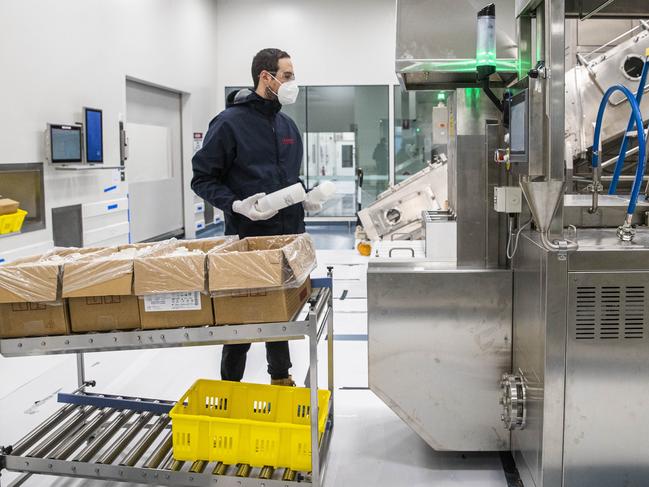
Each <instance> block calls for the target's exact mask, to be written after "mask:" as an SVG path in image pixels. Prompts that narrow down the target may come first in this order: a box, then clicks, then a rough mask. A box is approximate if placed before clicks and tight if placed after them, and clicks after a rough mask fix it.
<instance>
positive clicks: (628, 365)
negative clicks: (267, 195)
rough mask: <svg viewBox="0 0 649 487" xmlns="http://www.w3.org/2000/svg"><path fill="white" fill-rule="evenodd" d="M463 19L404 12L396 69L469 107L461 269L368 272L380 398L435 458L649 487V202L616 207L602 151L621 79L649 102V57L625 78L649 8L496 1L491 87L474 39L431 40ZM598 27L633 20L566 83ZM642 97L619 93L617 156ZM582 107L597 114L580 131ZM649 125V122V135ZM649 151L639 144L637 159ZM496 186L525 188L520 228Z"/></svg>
mask: <svg viewBox="0 0 649 487" xmlns="http://www.w3.org/2000/svg"><path fill="white" fill-rule="evenodd" d="M451 3H453V5H454V7H453V9H452V10H453V11H454V12H462V14H463V15H464V16H466V19H465V21H466V23H467V25H468V23H469V22H473V23H474V29H475V22H476V17H475V16H474V14H478V15H480V14H483V15H484V12H487V13H488V14H489V15H491V14H492V13H493V9H492V8H491V7H489V8H485V9H482V10H480V9H481V8H482V6H481V5H476V4H475V2H469V1H466V2H457V1H454V2H451ZM458 3H461V4H462V5H461V8H460V6H458V5H457V4H458ZM445 4H446V2H437V1H436V2H433V1H424V0H422V1H418V2H412V1H410V2H406V1H398V2H397V16H398V18H397V62H396V69H397V72H398V76H399V78H400V81H401V83H402V86H403V88H404V89H439V90H450V91H451V92H452V95H451V96H450V97H449V98H448V107H449V137H450V141H449V161H448V195H449V206H450V210H451V211H452V212H454V214H455V215H456V219H457V222H456V224H457V263H456V264H452V263H435V262H424V261H418V260H417V259H414V260H410V261H408V262H404V263H399V262H385V261H381V260H380V259H378V260H375V261H372V262H371V263H370V264H369V267H368V280H367V282H368V310H369V332H368V333H369V382H370V387H371V389H372V390H373V391H374V392H375V393H376V394H377V395H378V396H379V397H381V398H382V399H383V400H384V401H385V402H386V404H388V405H389V406H390V407H391V408H392V409H393V410H394V411H395V412H396V413H397V414H398V415H399V416H400V417H401V418H402V419H403V420H404V421H405V422H406V423H407V424H409V425H410V426H411V427H412V428H413V430H414V431H416V432H417V433H418V434H419V435H420V436H421V437H422V438H423V439H424V440H425V441H426V442H427V443H428V444H429V445H430V446H431V447H432V448H434V449H436V450H456V451H505V452H506V451H509V452H511V454H512V456H513V458H514V459H515V462H516V466H517V469H518V472H519V473H520V478H521V480H522V483H523V484H524V485H525V486H526V487H529V486H532V487H623V486H624V487H629V486H630V487H645V486H647V485H649V434H648V433H649V431H648V430H649V426H647V424H646V421H645V420H644V418H643V414H642V413H643V412H644V410H645V409H646V408H647V406H649V381H647V377H649V315H648V312H649V311H648V308H649V228H648V227H647V214H648V212H647V210H648V209H649V207H648V206H647V203H646V202H645V201H644V200H643V198H640V201H639V202H638V204H637V205H633V204H630V203H632V202H633V200H634V195H633V194H632V195H629V194H628V191H627V190H625V191H622V194H619V195H606V196H605V195H603V194H601V193H603V192H604V190H605V189H606V186H607V185H608V183H609V181H610V178H608V179H606V178H603V177H601V171H602V169H601V165H599V164H597V160H598V159H599V161H600V162H601V159H602V156H603V155H604V151H603V150H602V149H601V146H600V145H598V144H593V142H592V141H590V142H589V139H592V138H593V135H594V133H596V132H597V130H598V128H597V127H594V124H595V122H596V118H597V113H598V110H597V108H598V105H599V103H600V100H601V95H603V94H604V93H605V92H607V90H608V89H609V88H610V86H609V85H610V84H613V83H619V84H621V85H624V86H625V87H626V88H628V89H629V90H631V91H630V92H629V95H630V96H631V97H637V94H638V91H642V90H641V89H640V88H639V87H640V86H641V84H642V83H641V82H640V81H639V78H640V76H637V75H638V72H637V68H638V66H637V61H636V60H635V58H634V60H633V61H632V62H630V63H627V67H628V68H629V70H630V71H631V73H627V72H626V71H625V70H624V64H625V63H624V60H625V59H627V57H629V56H636V57H640V58H641V59H642V63H641V65H640V72H642V70H643V69H644V66H645V62H646V60H647V59H646V58H645V56H644V48H643V47H638V46H641V45H643V43H645V42H646V41H645V39H646V30H647V27H646V24H645V23H644V21H641V20H639V19H641V18H647V17H649V3H647V2H646V1H615V0H613V1H603V0H592V1H584V0H580V1H565V2H564V1H559V0H545V1H543V0H516V1H514V0H511V1H499V2H495V17H496V19H497V20H496V24H495V25H496V40H497V42H496V43H495V44H496V46H497V51H498V52H497V54H498V56H497V58H496V56H495V55H494V56H493V57H494V59H496V62H495V72H493V71H492V72H491V73H490V74H489V75H488V76H489V77H488V79H486V78H484V77H482V78H481V77H480V76H479V75H478V74H477V73H479V72H480V70H478V69H477V68H478V66H477V63H476V62H475V60H474V61H473V64H472V60H471V59H470V58H471V57H472V56H473V54H472V53H471V52H470V49H471V47H470V46H471V45H474V46H475V39H471V38H470V35H469V33H470V32H471V30H470V29H468V28H467V29H462V30H461V35H462V36H463V39H460V40H458V39H457V35H456V36H455V37H453V33H451V32H448V31H444V30H443V29H442V30H441V31H437V30H434V29H429V28H428V29H427V28H425V26H426V25H429V22H428V21H427V20H426V19H429V18H430V16H431V15H432V16H434V15H441V14H440V12H442V11H445V10H446V9H449V5H445ZM417 9H419V13H417ZM449 10H451V9H449ZM479 11H480V14H479ZM593 19H596V20H597V21H598V22H600V24H598V25H599V26H600V28H606V26H607V25H613V24H607V23H602V21H603V20H609V19H615V20H611V22H627V21H626V20H624V19H632V20H628V22H632V23H634V24H633V25H632V32H631V34H629V35H627V36H625V37H624V38H618V39H615V40H614V42H613V43H609V44H611V45H606V46H604V47H605V49H604V48H600V52H599V54H598V57H596V58H595V57H594V58H593V60H591V64H590V65H588V63H586V64H584V60H583V59H582V60H577V61H578V62H581V63H582V66H583V68H579V69H577V71H579V72H580V74H579V75H577V74H576V71H571V72H570V73H569V76H570V79H569V80H568V79H567V76H566V74H565V65H566V53H573V52H576V51H579V50H578V49H574V47H575V46H573V45H572V44H571V43H574V42H575V39H573V38H572V37H570V38H567V37H566V30H565V26H566V25H572V26H573V27H574V26H577V28H579V26H580V25H582V24H584V25H585V23H588V22H589V21H592V20H593ZM406 27H407V29H406ZM618 30H619V29H618ZM514 32H515V33H516V34H515V36H514V34H513V33H514ZM413 36H415V38H413ZM424 36H427V37H426V38H424ZM467 38H468V39H467ZM575 38H576V39H577V40H576V42H579V36H575ZM629 39H630V41H629ZM427 46H428V47H427ZM634 46H635V47H634ZM516 47H517V50H518V52H517V54H516V53H514V54H512V50H511V48H514V51H515V48H516ZM577 47H579V46H577ZM640 48H641V49H642V54H637V55H636V54H635V51H636V50H637V49H640ZM414 52H416V55H414V54H413V53H414ZM512 56H513V57H515V59H514V60H513V62H512V63H510V62H509V60H511V59H512ZM609 56H610V58H609ZM478 58H479V55H475V59H476V60H478ZM457 59H463V62H462V63H459V62H458V61H457ZM607 59H613V60H612V61H610V62H607ZM631 64H634V66H635V67H633V66H631ZM460 65H462V66H463V69H461V68H460ZM620 65H621V66H622V68H620ZM472 67H473V68H475V70H474V71H472V69H473V68H472ZM632 68H633V69H632ZM619 69H622V71H623V72H619ZM483 71H484V70H483ZM625 76H626V78H625ZM629 76H631V78H633V79H631V78H629ZM622 78H624V79H622ZM595 90H598V91H599V95H600V96H599V98H598V97H596V96H595V95H594V93H595ZM489 91H491V94H490V93H488V92H489ZM619 91H621V90H619ZM566 97H567V100H568V106H566ZM587 97H590V98H587ZM626 99H627V98H625V99H622V98H616V97H611V98H609V103H608V108H609V109H610V110H612V111H613V112H614V113H613V115H612V116H611V117H610V121H611V125H609V126H607V128H606V129H604V130H602V134H603V139H604V140H605V143H606V144H612V145H613V146H615V144H617V145H618V146H619V142H620V137H621V136H622V135H623V134H624V133H627V135H628V136H630V137H634V134H633V133H632V132H630V131H631V129H629V128H626V127H625V125H626V124H627V123H628V121H629V119H628V113H629V108H628V107H629V105H633V104H634V103H633V101H632V100H630V101H629V102H627V101H626ZM576 100H579V103H580V104H582V105H583V104H584V103H586V102H585V101H584V100H590V101H588V102H587V104H588V107H582V109H581V111H580V115H579V117H576V116H575V106H576V104H577V101H576ZM638 105H639V108H640V111H641V109H642V107H643V106H645V103H638ZM586 108H587V109H586ZM648 116H649V110H647V109H645V114H644V117H641V121H643V122H644V121H645V120H647V118H649V117H648ZM636 120H637V119H636ZM598 123H599V122H598ZM643 128H644V127H643ZM575 134H577V135H575ZM643 136H644V133H643V131H640V130H636V132H635V139H637V141H634V142H633V143H632V144H631V145H629V147H630V148H631V147H632V145H633V146H634V147H635V146H639V145H640V142H641V137H643ZM642 140H644V139H642ZM566 142H568V144H566ZM616 147H617V146H616ZM633 150H634V149H633V148H631V154H632V153H633V152H632V151H633ZM593 151H594V155H595V157H594V158H593V159H594V164H593V167H594V169H592V170H589V169H586V170H587V171H588V178H589V180H591V176H592V182H591V184H590V185H589V186H588V188H584V186H579V185H576V184H573V181H572V179H571V178H572V176H573V174H572V167H573V166H572V162H573V158H579V159H583V160H585V161H586V162H588V167H590V161H591V153H592V152H593ZM635 151H636V152H638V151H639V149H635ZM627 154H628V153H627ZM631 154H628V155H631ZM641 162H642V161H641V160H638V161H633V164H636V163H637V164H638V165H640V168H641V169H642V165H641ZM614 163H615V161H613V162H612V163H610V162H609V164H614ZM641 169H640V170H638V173H640V174H639V175H638V176H636V177H635V181H640V182H641V181H642V180H641V178H642V177H643V176H644V173H643V171H642V170H641ZM627 178H628V179H634V178H633V177H632V176H627ZM497 187H507V188H520V190H521V191H522V194H523V195H524V204H523V205H522V208H521V212H520V213H500V212H498V211H496V210H495V209H494V205H493V197H494V192H495V188H497ZM634 187H635V184H634ZM498 193H501V194H502V193H503V192H501V191H498ZM504 193H505V194H506V193H507V192H504ZM498 207H500V206H498Z"/></svg>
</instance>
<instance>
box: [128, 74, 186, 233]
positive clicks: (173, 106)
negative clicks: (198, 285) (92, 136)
mask: <svg viewBox="0 0 649 487" xmlns="http://www.w3.org/2000/svg"><path fill="white" fill-rule="evenodd" d="M126 133H127V135H128V140H129V157H128V161H127V177H128V193H129V208H130V229H131V242H142V241H147V240H159V239H162V238H166V237H171V236H178V235H181V234H182V233H183V232H184V225H183V174H182V123H181V94H180V93H177V92H174V91H171V90H166V89H162V88H158V87H154V86H150V85H147V84H144V83H140V82H137V81H133V80H127V81H126Z"/></svg>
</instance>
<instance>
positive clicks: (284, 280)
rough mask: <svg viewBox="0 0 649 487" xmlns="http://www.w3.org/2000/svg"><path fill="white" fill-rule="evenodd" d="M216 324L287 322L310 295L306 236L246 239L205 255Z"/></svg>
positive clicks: (311, 250) (311, 265)
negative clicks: (206, 256)
mask: <svg viewBox="0 0 649 487" xmlns="http://www.w3.org/2000/svg"><path fill="white" fill-rule="evenodd" d="M208 264H209V272H208V273H209V289H210V291H211V293H212V295H213V296H214V298H213V301H214V313H215V318H216V323H217V324H231V323H264V322H273V321H275V322H277V321H287V320H290V319H292V318H293V316H294V315H295V313H296V312H298V311H299V310H300V308H301V307H302V305H303V304H304V303H305V302H306V301H307V299H308V298H309V296H310V295H311V281H310V279H309V275H310V274H311V271H313V269H315V265H316V259H315V246H314V244H313V240H312V239H311V237H310V236H309V235H306V234H303V235H287V236H277V237H249V238H246V239H243V240H240V241H238V242H234V243H232V244H230V245H228V246H226V247H224V248H223V249H219V250H218V251H216V252H210V253H209V254H208Z"/></svg>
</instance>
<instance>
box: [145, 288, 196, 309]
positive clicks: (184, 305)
mask: <svg viewBox="0 0 649 487" xmlns="http://www.w3.org/2000/svg"><path fill="white" fill-rule="evenodd" d="M200 309H201V293H200V291H193V292H186V293H161V294H152V295H149V296H144V311H146V312H150V311H194V310H200Z"/></svg>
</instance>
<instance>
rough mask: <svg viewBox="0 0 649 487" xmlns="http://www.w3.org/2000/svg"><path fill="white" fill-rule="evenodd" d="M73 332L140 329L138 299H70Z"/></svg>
mask: <svg viewBox="0 0 649 487" xmlns="http://www.w3.org/2000/svg"><path fill="white" fill-rule="evenodd" d="M68 305H69V308H70V328H71V330H72V331H73V332H76V333H83V332H90V331H93V332H94V331H113V330H133V329H135V328H139V327H140V309H139V306H138V302H137V297H135V296H129V295H121V296H120V295H113V296H86V297H83V298H69V299H68Z"/></svg>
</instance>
